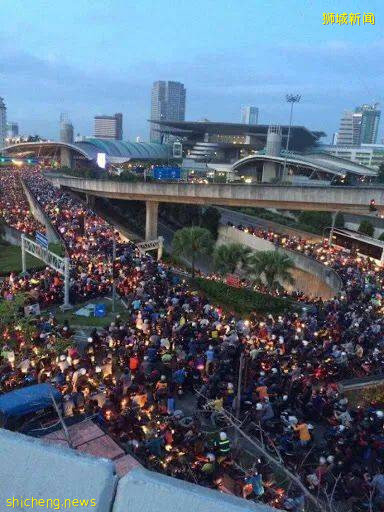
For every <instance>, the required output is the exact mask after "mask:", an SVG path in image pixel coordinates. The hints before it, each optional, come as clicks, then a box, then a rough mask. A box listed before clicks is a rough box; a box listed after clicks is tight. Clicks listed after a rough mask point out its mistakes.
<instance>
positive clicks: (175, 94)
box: [150, 80, 186, 142]
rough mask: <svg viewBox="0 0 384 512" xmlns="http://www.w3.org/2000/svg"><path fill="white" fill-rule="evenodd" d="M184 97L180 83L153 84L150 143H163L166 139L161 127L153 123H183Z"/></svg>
mask: <svg viewBox="0 0 384 512" xmlns="http://www.w3.org/2000/svg"><path fill="white" fill-rule="evenodd" d="M185 97H186V90H185V87H184V84H182V83H180V82H171V81H169V82H166V81H163V80H159V81H157V82H154V84H153V87H152V95H151V121H152V123H151V129H150V140H151V142H165V139H167V136H166V134H165V133H164V131H163V129H162V127H161V126H160V125H158V124H156V123H153V121H155V122H156V121H184V119H185Z"/></svg>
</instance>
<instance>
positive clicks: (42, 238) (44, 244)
mask: <svg viewBox="0 0 384 512" xmlns="http://www.w3.org/2000/svg"><path fill="white" fill-rule="evenodd" d="M36 242H37V243H38V244H39V245H41V247H43V248H44V249H48V238H47V237H46V236H45V235H43V234H42V233H39V232H38V231H36Z"/></svg>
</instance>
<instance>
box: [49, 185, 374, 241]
mask: <svg viewBox="0 0 384 512" xmlns="http://www.w3.org/2000/svg"><path fill="white" fill-rule="evenodd" d="M47 177H48V179H49V180H50V181H51V182H52V184H53V185H54V186H56V187H62V188H68V189H71V190H73V191H75V192H80V193H83V194H86V195H87V197H91V196H100V197H107V198H112V199H126V200H142V201H145V202H146V205H147V219H146V220H147V224H146V238H147V239H148V240H153V239H154V238H156V236H157V211H158V204H159V203H160V202H165V203H184V204H203V205H204V204H207V205H208V204H213V205H220V206H253V207H259V208H280V209H283V210H284V209H285V210H319V211H320V210H322V211H334V212H335V211H342V212H353V213H365V214H367V213H368V212H369V205H370V202H371V200H372V199H374V200H375V204H376V207H377V209H378V210H379V212H380V211H384V188H380V187H377V186H376V187H375V186H367V187H324V186H293V185H267V184H260V185H246V184H197V183H158V182H156V183H146V182H135V183H128V182H121V181H113V180H111V181H110V180H97V179H86V178H75V177H68V176H62V175H54V176H49V175H47Z"/></svg>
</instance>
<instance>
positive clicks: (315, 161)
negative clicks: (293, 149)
mask: <svg viewBox="0 0 384 512" xmlns="http://www.w3.org/2000/svg"><path fill="white" fill-rule="evenodd" d="M263 160H264V161H265V160H267V161H273V162H276V163H281V164H283V163H284V161H285V155H281V156H272V155H265V154H261V153H259V154H255V155H249V156H246V157H245V158H241V159H240V160H238V161H237V162H235V163H234V164H233V165H232V170H236V169H239V168H240V167H242V166H243V165H246V164H247V163H249V162H252V161H263ZM287 163H288V164H292V165H298V166H302V167H308V168H310V169H313V170H318V171H323V172H326V173H329V174H333V175H336V176H344V175H345V174H348V173H351V174H357V175H359V176H376V175H377V172H376V171H375V170H374V169H371V168H370V167H366V166H364V165H360V164H356V163H355V162H351V161H350V160H344V159H341V158H338V159H333V158H328V156H325V155H318V154H308V155H300V154H294V153H290V154H289V155H288V156H287Z"/></svg>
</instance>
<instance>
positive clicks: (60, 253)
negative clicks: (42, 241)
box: [49, 243, 65, 258]
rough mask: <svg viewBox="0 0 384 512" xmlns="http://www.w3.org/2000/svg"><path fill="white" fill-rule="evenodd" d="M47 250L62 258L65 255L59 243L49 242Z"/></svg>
mask: <svg viewBox="0 0 384 512" xmlns="http://www.w3.org/2000/svg"><path fill="white" fill-rule="evenodd" d="M49 250H50V251H51V252H53V253H54V254H56V255H57V256H61V257H62V258H64V256H65V249H64V247H63V245H62V244H61V243H57V244H49Z"/></svg>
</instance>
